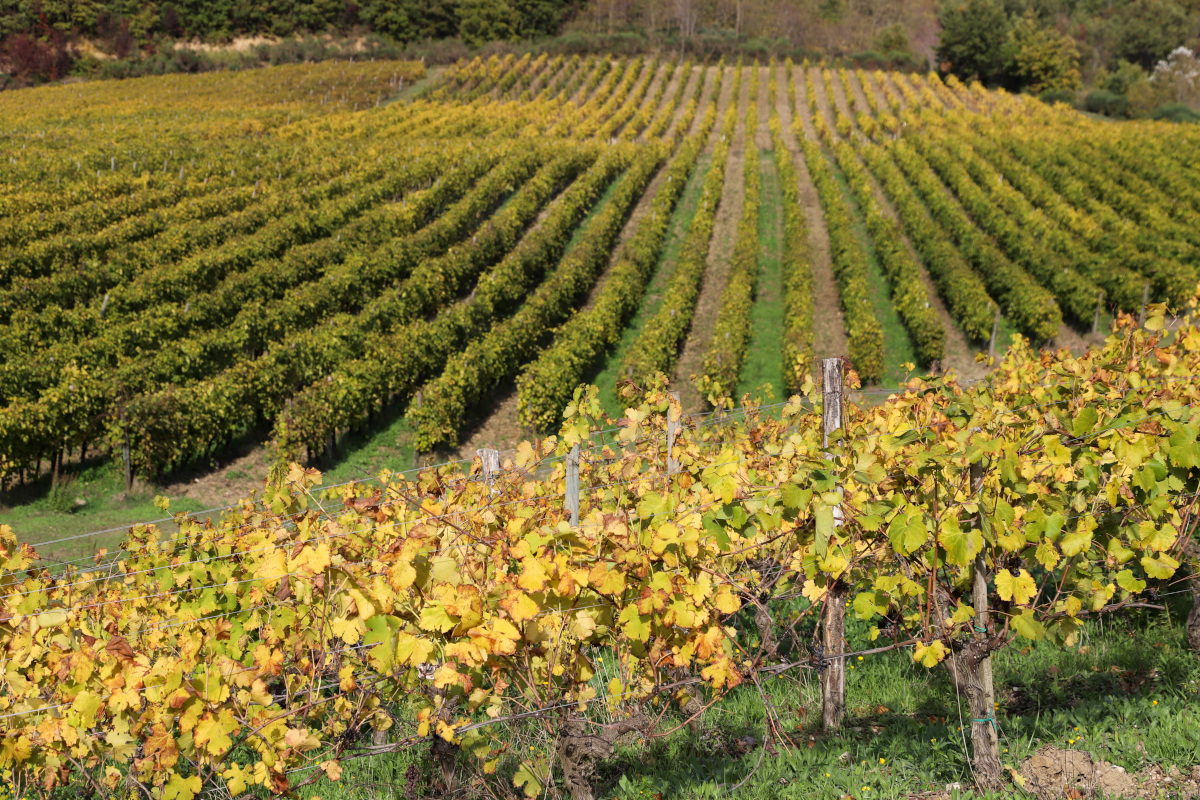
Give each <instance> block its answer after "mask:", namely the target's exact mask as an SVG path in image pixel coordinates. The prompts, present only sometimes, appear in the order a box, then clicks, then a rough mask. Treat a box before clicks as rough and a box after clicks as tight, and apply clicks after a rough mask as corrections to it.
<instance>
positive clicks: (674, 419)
mask: <svg viewBox="0 0 1200 800" xmlns="http://www.w3.org/2000/svg"><path fill="white" fill-rule="evenodd" d="M670 397H671V402H670V405H669V407H668V409H667V474H668V475H674V474H675V473H677V472H679V459H677V458H675V439H677V438H678V437H679V431H680V430H681V429H682V428H683V424H682V418H683V409H682V408H681V407H680V404H679V392H671V393H670Z"/></svg>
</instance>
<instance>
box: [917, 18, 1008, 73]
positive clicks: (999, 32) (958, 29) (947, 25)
mask: <svg viewBox="0 0 1200 800" xmlns="http://www.w3.org/2000/svg"><path fill="white" fill-rule="evenodd" d="M938 19H939V22H940V23H941V26H942V35H941V40H940V41H939V42H938V46H937V49H936V51H935V52H936V54H937V58H938V61H940V62H941V64H942V69H943V70H944V71H947V72H952V73H954V74H955V75H957V76H958V77H959V78H961V79H962V80H964V81H970V80H974V79H976V78H977V79H979V80H980V81H981V82H983V83H988V84H996V83H1001V82H1003V79H1004V78H1005V77H1006V70H1005V67H1006V65H1007V63H1008V59H1007V58H1006V57H1005V52H1004V50H1005V43H1006V41H1007V40H1008V32H1009V29H1010V27H1011V25H1010V22H1009V18H1008V15H1007V14H1006V13H1005V11H1004V7H1003V6H1002V5H1001V4H1000V2H998V0H966V1H965V2H960V3H958V4H956V5H949V6H947V7H945V8H943V10H942V12H941V14H940V15H939V17H938Z"/></svg>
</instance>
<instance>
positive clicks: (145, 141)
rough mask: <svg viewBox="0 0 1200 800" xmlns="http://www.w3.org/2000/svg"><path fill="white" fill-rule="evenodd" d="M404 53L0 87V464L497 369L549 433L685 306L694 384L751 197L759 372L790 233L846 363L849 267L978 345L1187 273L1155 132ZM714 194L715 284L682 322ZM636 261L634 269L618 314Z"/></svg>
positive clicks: (794, 269)
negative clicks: (775, 267)
mask: <svg viewBox="0 0 1200 800" xmlns="http://www.w3.org/2000/svg"><path fill="white" fill-rule="evenodd" d="M421 74H422V71H421V69H420V68H419V67H418V66H406V65H397V64H370V63H368V64H358V65H346V64H340V65H316V66H313V67H302V68H288V69H287V70H286V71H282V70H281V71H275V70H261V71H257V72H254V73H251V74H248V75H235V76H199V77H196V78H187V77H178V76H176V77H170V78H162V79H146V80H138V81H128V82H121V83H106V84H97V85H94V86H93V85H89V86H82V87H78V86H63V87H53V88H50V89H45V90H37V91H31V92H22V93H15V94H14V95H13V97H12V98H10V97H8V96H7V95H6V96H5V97H4V98H2V99H0V110H3V111H4V112H5V113H6V114H8V113H9V112H10V111H11V116H6V119H11V120H12V121H13V125H12V126H11V127H10V129H9V130H7V131H6V133H5V134H4V139H3V150H4V153H3V154H2V155H3V157H4V160H5V162H6V163H7V167H8V168H7V169H6V170H5V173H4V174H5V175H6V176H7V177H6V179H5V182H4V183H3V184H2V185H0V209H2V210H3V219H4V221H3V222H0V404H2V406H0V479H2V480H4V481H6V482H8V481H12V480H23V479H25V478H27V477H29V476H31V475H33V474H36V473H37V472H38V471H39V470H40V469H41V468H42V465H43V463H49V464H51V465H52V468H53V469H55V470H57V469H58V465H60V464H61V463H63V461H64V459H67V458H69V457H74V454H75V453H78V454H79V456H80V457H81V458H82V457H83V456H84V455H86V453H87V452H88V450H90V449H94V448H96V447H100V448H103V449H105V450H108V451H111V452H112V453H114V454H118V455H119V454H121V453H122V452H125V451H126V450H127V451H128V452H129V453H130V460H131V462H132V466H133V467H134V468H135V469H136V470H138V471H141V472H143V473H146V474H150V475H159V474H162V473H163V472H164V471H166V470H169V469H172V468H174V467H177V466H179V465H182V464H186V463H188V462H189V461H192V460H194V459H197V458H202V457H204V456H206V455H207V454H210V453H212V452H213V451H214V450H216V449H218V448H220V447H222V446H223V445H225V444H227V443H228V442H230V441H232V440H233V439H235V438H237V437H239V436H244V435H247V434H254V435H258V436H267V437H269V438H270V439H271V440H272V441H273V442H274V443H275V446H276V447H277V448H278V449H279V451H280V453H281V455H283V456H287V457H299V456H303V455H304V454H305V453H306V452H308V453H312V452H315V451H318V450H320V449H322V448H323V447H324V446H325V445H326V443H327V442H329V441H330V440H331V439H332V438H333V437H336V436H337V435H338V434H339V432H342V431H345V430H348V429H354V428H357V427H360V426H363V425H367V424H369V422H370V420H371V419H372V417H373V415H374V414H375V413H376V412H377V411H379V410H380V409H382V408H385V407H397V406H398V407H399V408H401V409H407V413H408V416H409V419H410V421H411V423H412V428H413V430H414V431H415V437H416V446H417V447H418V449H420V450H423V451H424V450H428V449H432V448H436V447H440V446H450V445H453V444H454V443H456V442H457V439H458V436H459V434H460V432H461V431H462V429H463V427H464V425H465V424H466V422H467V420H468V419H469V418H471V416H472V415H476V414H478V413H479V412H480V411H481V410H486V409H487V407H488V405H489V403H491V402H492V399H493V395H494V393H495V392H496V391H497V390H498V389H499V388H500V387H503V386H506V385H510V384H511V383H513V382H515V385H516V387H517V393H518V402H519V407H520V415H521V420H522V423H523V424H524V425H526V426H529V427H532V428H536V429H540V430H553V429H555V427H556V426H557V424H558V423H559V421H560V419H561V415H562V412H563V409H564V407H565V406H566V405H567V404H568V403H569V402H570V400H571V397H572V393H573V391H574V389H575V387H576V386H577V385H579V384H580V383H582V382H585V381H588V380H590V379H592V378H593V377H594V376H595V375H596V374H597V372H598V370H599V369H600V368H601V367H603V366H606V365H608V366H613V367H615V371H616V372H617V373H618V374H619V375H620V376H621V377H622V378H624V377H632V378H633V379H635V380H642V379H645V378H647V377H648V376H650V375H653V374H655V373H656V372H658V371H664V372H667V373H670V372H671V371H672V370H673V369H675V368H676V365H677V361H678V358H679V355H680V353H681V350H682V348H683V346H684V342H685V339H686V338H687V337H688V336H689V335H692V336H697V335H699V336H701V337H702V338H703V340H704V341H705V342H706V345H705V348H704V350H705V352H704V354H703V358H702V367H701V368H700V369H699V371H698V374H697V375H695V376H691V375H679V376H677V377H678V378H680V379H683V380H689V379H691V378H693V377H694V378H695V380H696V384H697V386H698V390H699V391H700V393H701V395H702V396H706V397H708V398H709V399H710V400H711V401H713V402H719V401H720V399H721V398H722V397H725V396H728V395H731V394H734V393H735V392H736V389H737V385H738V380H739V375H740V374H741V371H742V369H743V365H744V362H745V360H746V358H747V350H748V348H749V347H750V346H751V342H752V330H751V324H750V312H751V309H752V307H753V306H754V304H755V302H756V301H757V296H758V293H759V289H760V248H759V242H758V230H757V227H756V215H757V214H758V213H759V210H760V209H761V208H763V207H764V206H767V207H770V206H772V205H778V204H782V205H783V218H784V236H785V239H784V241H785V243H786V246H785V247H784V248H783V252H784V256H785V257H784V263H783V265H782V271H783V274H782V279H781V280H782V284H781V286H780V287H777V288H778V289H779V290H780V291H782V293H783V296H784V312H783V319H784V323H783V326H784V331H783V347H782V357H781V358H780V357H779V356H776V358H779V359H780V360H779V374H780V375H781V376H782V378H781V383H782V387H781V388H783V389H784V390H785V391H788V392H791V391H794V390H795V389H796V388H797V387H798V386H799V385H800V384H801V382H802V381H803V379H804V376H805V374H806V373H807V372H810V371H811V369H812V363H813V358H814V354H815V352H816V343H815V335H814V329H815V326H814V317H815V316H818V317H824V318H828V317H829V315H831V314H832V313H833V311H834V309H832V308H816V307H814V297H815V296H816V294H815V293H814V289H813V281H814V279H815V278H816V277H819V276H818V272H817V271H815V270H817V269H818V268H819V267H820V265H819V264H814V262H813V256H812V255H811V253H812V252H814V251H813V250H812V246H813V243H814V242H815V241H816V240H817V237H827V238H828V244H829V248H828V250H829V254H830V267H831V270H832V279H833V284H834V285H835V286H836V293H837V297H838V301H837V302H838V303H839V305H840V310H841V312H842V314H841V319H842V320H844V326H845V334H846V341H847V352H846V353H845V354H844V355H847V356H848V357H849V359H850V361H851V363H852V364H853V366H854V368H855V370H856V371H857V373H858V375H859V376H860V378H861V379H862V380H863V381H864V382H865V383H870V382H878V381H880V380H881V379H882V378H883V376H884V375H885V365H886V364H887V363H888V362H889V361H890V360H894V358H893V356H892V354H891V353H889V352H888V350H887V345H886V343H885V336H884V333H883V327H882V324H881V321H880V319H879V318H878V313H877V312H878V306H877V305H875V304H874V301H873V299H872V298H877V297H878V296H879V293H880V292H881V291H882V292H883V294H884V295H885V296H886V302H888V303H890V304H891V306H892V308H894V310H895V314H896V315H897V317H898V318H899V320H900V322H901V323H902V325H903V329H904V335H906V336H907V337H908V339H909V341H910V342H911V349H912V353H913V354H914V357H915V360H916V361H918V362H919V363H920V364H921V366H923V367H925V366H930V365H934V364H941V365H943V366H944V364H945V362H946V359H947V345H946V342H947V340H948V338H949V337H951V336H952V335H958V336H960V337H962V338H965V340H966V341H967V342H968V343H969V344H972V345H975V346H979V345H982V344H983V343H986V341H987V340H988V338H989V337H990V336H991V333H992V329H993V324H994V323H995V316H996V309H999V310H1000V312H1001V313H1002V315H1003V318H1004V320H1005V324H1006V325H1009V326H1011V328H1012V329H1013V330H1015V331H1017V332H1020V333H1022V334H1024V335H1026V336H1027V337H1029V338H1031V339H1032V340H1033V341H1034V342H1036V343H1039V344H1040V343H1044V342H1047V341H1051V340H1054V339H1055V337H1056V336H1059V335H1060V334H1062V333H1063V332H1065V331H1070V330H1078V331H1086V330H1089V329H1090V328H1091V327H1092V325H1093V324H1094V322H1095V321H1096V320H1097V318H1099V317H1101V316H1104V317H1105V318H1107V315H1108V314H1110V313H1112V312H1116V311H1136V310H1137V309H1138V308H1139V307H1140V306H1141V305H1142V302H1143V300H1144V298H1147V297H1148V298H1149V299H1151V300H1167V301H1170V302H1173V303H1179V302H1182V301H1183V300H1184V299H1186V298H1187V297H1189V296H1190V294H1191V292H1192V290H1193V289H1194V287H1195V285H1196V282H1197V277H1198V275H1197V267H1196V265H1197V263H1200V259H1198V257H1197V256H1198V250H1197V248H1200V225H1197V224H1196V223H1197V221H1200V190H1198V189H1196V188H1195V187H1196V186H1197V185H1200V184H1198V183H1197V182H1196V179H1197V178H1200V174H1198V172H1197V169H1198V168H1197V167H1196V166H1195V165H1194V164H1193V163H1191V160H1190V159H1189V158H1188V157H1187V154H1188V153H1189V152H1192V151H1193V150H1194V148H1195V145H1196V144H1198V143H1200V142H1198V141H1197V134H1196V133H1194V132H1191V131H1188V130H1185V129H1180V128H1174V127H1169V126H1166V125H1161V124H1160V125H1155V124H1150V123H1145V124H1136V125H1129V126H1115V125H1100V124H1096V123H1092V122H1090V121H1088V120H1086V119H1085V118H1083V117H1081V116H1080V115H1077V114H1075V113H1074V112H1069V111H1065V110H1062V109H1052V108H1049V107H1046V106H1043V105H1041V104H1040V103H1038V102H1036V101H1033V100H1030V99H1027V98H1021V97H1014V96H1010V95H1006V94H1004V93H1002V92H999V93H997V92H988V91H985V90H983V89H982V88H981V87H979V86H977V85H976V86H971V87H967V86H964V85H962V84H960V83H958V82H955V81H953V80H950V81H948V82H945V83H944V82H942V81H941V80H940V79H938V78H937V77H936V76H933V75H931V76H929V77H928V78H925V79H920V78H916V79H914V78H911V77H907V76H901V75H888V74H884V73H874V74H866V73H863V72H856V73H852V72H846V71H838V72H836V73H831V72H829V71H822V70H816V69H802V68H799V67H794V66H793V65H790V64H788V65H781V64H771V65H770V66H769V67H758V66H750V65H741V64H739V65H737V66H736V67H734V66H728V67H727V66H725V65H717V66H716V67H702V66H698V65H693V64H691V63H681V62H674V61H667V60H661V59H658V58H639V59H631V60H621V59H608V58H579V57H573V58H565V57H558V58H549V57H547V56H545V55H542V56H539V57H532V56H524V57H521V58H519V59H518V58H515V57H511V56H510V57H505V58H491V59H487V60H483V59H476V60H475V61H472V62H464V63H462V64H459V65H457V66H456V67H454V68H452V69H450V70H449V71H448V72H447V73H445V74H444V75H443V76H442V77H441V78H440V79H439V80H438V81H436V82H435V83H433V84H432V85H431V86H430V87H429V88H428V89H426V90H425V92H424V93H423V95H422V96H420V97H419V98H418V99H416V100H413V101H411V102H408V101H404V102H395V103H390V104H389V103H386V102H384V101H387V100H388V99H389V98H391V97H392V96H394V95H395V93H396V92H397V91H398V90H399V89H400V88H401V86H402V85H404V84H406V83H411V82H412V81H413V80H414V79H417V78H419V77H420V76H421ZM189 80H194V81H196V82H197V83H195V84H190V83H188V81H189ZM189 87H202V88H203V91H192V90H191V88H189ZM272 95H273V96H274V99H273V100H271V101H270V102H268V101H265V100H262V99H261V98H262V97H264V96H267V97H271V96H272ZM760 108H761V109H765V113H761V112H760ZM355 109H361V110H355ZM743 109H744V110H745V112H746V113H739V111H741V110H743ZM54 111H57V113H51V112H54ZM789 119H790V121H791V122H790V124H787V123H786V122H785V120H789ZM1147 131H1153V133H1154V136H1153V137H1151V136H1148V135H1146V133H1147ZM756 133H761V134H762V136H756V135H755V134H756ZM762 141H766V142H769V143H770V147H768V148H763V149H760V144H759V143H760V142H762ZM735 142H745V144H744V145H739V147H740V150H736V151H735V150H734V143H735ZM731 151H732V152H731ZM731 156H734V157H737V158H738V159H740V160H741V161H742V162H743V163H744V169H743V170H742V172H744V174H745V178H744V179H743V181H742V183H741V184H740V185H732V184H729V182H728V181H727V180H726V173H727V170H726V163H727V161H728V160H729V159H730V157H731ZM768 163H769V164H770V165H771V167H772V168H773V169H774V170H776V171H777V173H778V175H779V176H781V184H782V187H781V189H779V190H778V191H775V190H770V191H767V190H765V189H764V187H763V186H762V185H760V183H761V181H760V174H761V171H762V170H763V169H765V168H766V167H767V164H768ZM804 181H811V182H812V185H813V186H814V187H815V189H816V197H817V198H818V200H819V203H820V206H821V209H820V210H821V212H822V214H821V216H823V218H824V224H823V226H822V227H823V230H815V229H810V225H809V219H808V218H807V217H806V215H805V213H803V209H802V208H800V205H799V204H800V202H801V195H800V193H799V191H798V187H800V186H801V185H803V184H802V182H804ZM689 186H693V187H694V188H695V191H697V192H699V194H700V200H699V201H698V203H697V204H696V206H695V209H696V210H695V212H694V214H693V215H692V216H691V217H690V218H687V219H682V220H680V224H681V226H682V227H681V230H682V234H683V235H682V241H681V244H680V245H679V248H678V252H677V253H676V254H675V255H674V256H673V257H672V258H671V259H666V258H664V253H665V252H666V248H667V242H668V230H669V227H670V225H671V224H672V221H673V220H675V219H676V218H677V217H678V214H679V209H680V208H681V207H682V206H681V199H682V198H683V196H684V194H685V192H686V190H687V188H688V187H689ZM730 192H735V193H737V192H740V193H741V194H742V195H743V202H742V205H741V208H742V211H741V219H740V220H739V221H738V224H737V233H736V242H735V243H734V247H733V254H732V256H731V262H730V264H729V265H728V270H727V272H728V276H727V278H722V282H721V284H720V297H719V302H718V305H719V312H718V313H717V315H716V318H715V320H713V321H710V322H705V323H704V324H705V325H711V329H704V330H695V329H694V328H695V326H694V325H693V320H694V318H695V313H696V309H697V301H698V298H699V297H700V295H701V293H702V292H703V291H704V289H705V287H708V289H709V290H710V291H711V290H713V287H714V286H717V284H716V283H714V280H715V279H714V278H713V276H712V275H711V274H710V271H711V270H710V268H711V266H712V261H713V255H712V253H711V248H710V243H711V242H712V239H713V229H714V221H715V220H716V218H717V215H718V213H719V212H720V208H721V203H722V199H723V198H724V197H725V196H727V195H728V194H729V193H730ZM872 264H877V265H878V270H879V274H882V276H883V280H884V281H885V282H886V287H882V288H881V287H880V286H878V285H877V283H878V281H877V279H875V278H874V277H873V275H874V274H875V273H873V272H872V269H875V267H873V266H872ZM660 272H662V273H663V274H664V275H665V276H666V281H667V285H668V289H667V291H666V293H665V295H664V296H665V297H667V298H669V300H668V301H666V302H663V303H661V304H659V305H658V306H657V307H655V308H654V309H652V313H650V311H648V312H647V313H646V314H645V319H641V320H640V321H638V322H637V323H636V326H634V320H635V318H637V317H638V314H639V311H640V310H641V309H642V305H643V299H644V297H645V296H646V294H647V291H648V287H649V285H650V283H651V281H652V280H653V279H654V278H655V276H656V274H658V273H660ZM631 326H634V327H631ZM623 337H626V338H628V339H629V345H628V346H627V347H624V348H623V349H622V350H621V352H620V353H619V354H618V353H616V345H617V343H618V342H619V341H621V340H622V338H623ZM613 360H616V361H618V362H619V363H615V364H609V362H610V361H613Z"/></svg>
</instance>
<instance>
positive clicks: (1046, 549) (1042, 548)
mask: <svg viewBox="0 0 1200 800" xmlns="http://www.w3.org/2000/svg"><path fill="white" fill-rule="evenodd" d="M1034 557H1035V558H1036V559H1037V560H1038V561H1039V562H1040V563H1041V565H1042V566H1043V567H1045V568H1046V569H1054V567H1055V566H1057V565H1058V562H1059V561H1060V560H1061V559H1060V558H1059V555H1058V550H1057V549H1056V548H1055V547H1054V542H1051V541H1049V540H1048V539H1043V540H1042V543H1041V544H1039V545H1038V547H1037V551H1036V552H1035V553H1034Z"/></svg>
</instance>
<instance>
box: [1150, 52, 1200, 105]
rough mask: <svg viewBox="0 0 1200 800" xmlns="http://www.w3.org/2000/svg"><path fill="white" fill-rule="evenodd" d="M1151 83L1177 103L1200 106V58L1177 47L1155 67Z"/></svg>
mask: <svg viewBox="0 0 1200 800" xmlns="http://www.w3.org/2000/svg"><path fill="white" fill-rule="evenodd" d="M1150 81H1151V82H1152V83H1153V84H1154V86H1155V88H1156V89H1159V90H1160V91H1162V92H1164V93H1165V94H1166V95H1167V96H1168V97H1170V98H1171V99H1173V100H1174V101H1175V102H1176V103H1185V104H1191V105H1196V104H1200V56H1197V54H1196V53H1194V52H1192V51H1191V50H1189V49H1188V48H1186V47H1177V48H1175V49H1174V50H1172V51H1171V54H1170V55H1169V56H1167V57H1166V58H1165V59H1163V60H1162V61H1160V62H1158V64H1157V65H1155V67H1154V74H1153V75H1151V76H1150Z"/></svg>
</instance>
